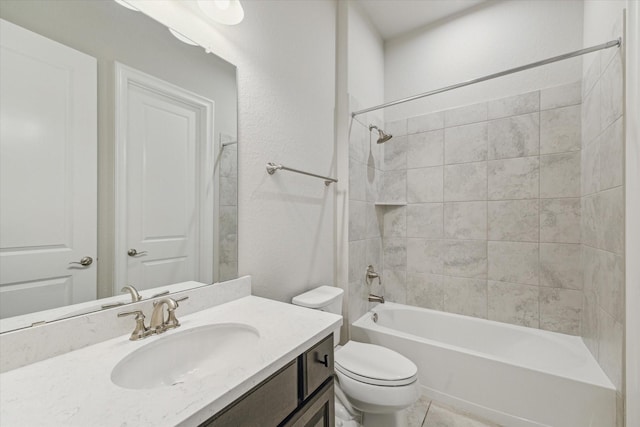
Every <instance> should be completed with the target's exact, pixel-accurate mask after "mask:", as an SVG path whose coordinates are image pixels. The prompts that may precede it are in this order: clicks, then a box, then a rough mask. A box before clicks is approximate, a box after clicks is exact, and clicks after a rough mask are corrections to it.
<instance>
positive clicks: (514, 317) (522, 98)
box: [381, 83, 582, 335]
mask: <svg viewBox="0 0 640 427" xmlns="http://www.w3.org/2000/svg"><path fill="white" fill-rule="evenodd" d="M580 101H581V92H580V84H579V83H573V84H570V85H565V86H559V87H554V88H549V89H543V90H540V91H535V92H529V93H526V94H522V95H518V96H513V97H509V98H502V99H498V100H494V101H489V102H483V103H480V104H474V105H469V106H464V107H459V108H456V109H452V110H446V111H443V112H437V113H433V114H428V115H423V116H417V117H411V118H409V119H406V120H400V121H395V122H391V123H387V125H386V127H387V128H388V130H390V131H391V132H392V133H394V135H396V136H395V137H394V138H393V139H392V140H390V141H389V142H387V143H386V144H385V152H384V156H385V159H384V160H385V161H384V165H385V175H384V179H383V188H382V195H381V199H382V200H386V201H393V202H402V201H406V203H407V205H406V206H401V207H393V206H389V207H387V208H385V211H384V217H383V218H384V219H383V226H382V235H383V251H384V280H385V292H386V296H387V297H388V298H389V299H390V300H395V301H397V302H402V303H405V302H406V303H407V304H410V305H416V306H422V307H427V308H433V309H437V310H444V311H448V312H454V313H460V314H465V315H470V316H476V317H482V318H488V319H492V320H497V321H502V322H508V323H514V324H519V325H524V326H529V327H536V328H537V327H540V328H542V329H548V330H552V331H557V332H564V333H569V334H574V335H579V334H580V320H581V310H582V274H581V272H580V269H579V268H580V198H579V197H580Z"/></svg>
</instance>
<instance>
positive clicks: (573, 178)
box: [540, 152, 580, 198]
mask: <svg viewBox="0 0 640 427" xmlns="http://www.w3.org/2000/svg"><path fill="white" fill-rule="evenodd" d="M540 197H541V198H551V197H580V153H579V152H577V153H562V154H549V155H546V156H540Z"/></svg>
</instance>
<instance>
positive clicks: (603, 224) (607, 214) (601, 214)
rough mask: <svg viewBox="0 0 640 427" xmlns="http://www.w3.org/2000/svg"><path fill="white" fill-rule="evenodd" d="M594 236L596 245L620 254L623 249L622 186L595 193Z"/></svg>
mask: <svg viewBox="0 0 640 427" xmlns="http://www.w3.org/2000/svg"><path fill="white" fill-rule="evenodd" d="M594 202H595V210H596V237H597V242H598V247H599V248H602V249H604V250H607V251H610V252H615V253H617V254H621V253H623V251H624V188H623V187H616V188H613V189H611V190H607V191H601V192H600V193H598V194H596V196H595V199H594Z"/></svg>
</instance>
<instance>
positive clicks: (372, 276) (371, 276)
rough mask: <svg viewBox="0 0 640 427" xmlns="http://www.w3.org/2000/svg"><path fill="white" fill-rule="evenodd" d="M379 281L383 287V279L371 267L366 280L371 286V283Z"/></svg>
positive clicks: (370, 266) (371, 266)
mask: <svg viewBox="0 0 640 427" xmlns="http://www.w3.org/2000/svg"><path fill="white" fill-rule="evenodd" d="M376 278H377V279H378V284H379V285H382V279H381V278H380V275H379V274H378V273H376V272H375V270H374V269H373V265H369V266H368V267H367V273H366V275H365V279H366V280H367V284H368V285H370V284H371V281H372V280H373V279H376Z"/></svg>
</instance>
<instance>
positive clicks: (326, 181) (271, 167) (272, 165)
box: [267, 162, 338, 186]
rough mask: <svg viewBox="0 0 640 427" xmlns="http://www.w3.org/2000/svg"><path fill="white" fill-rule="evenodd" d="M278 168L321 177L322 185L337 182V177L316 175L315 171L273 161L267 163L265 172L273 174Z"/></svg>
mask: <svg viewBox="0 0 640 427" xmlns="http://www.w3.org/2000/svg"><path fill="white" fill-rule="evenodd" d="M279 170H283V171H289V172H295V173H301V174H302V175H307V176H312V177H314V178H320V179H323V180H324V185H326V186H329V185H331V183H332V182H338V180H337V179H335V178H330V177H328V176H322V175H317V174H315V173H310V172H305V171H301V170H299V169H294V168H289V167H286V166H282V165H279V164H277V163H273V162H269V163H267V173H268V174H269V175H273V174H274V173H276V171H279Z"/></svg>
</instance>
